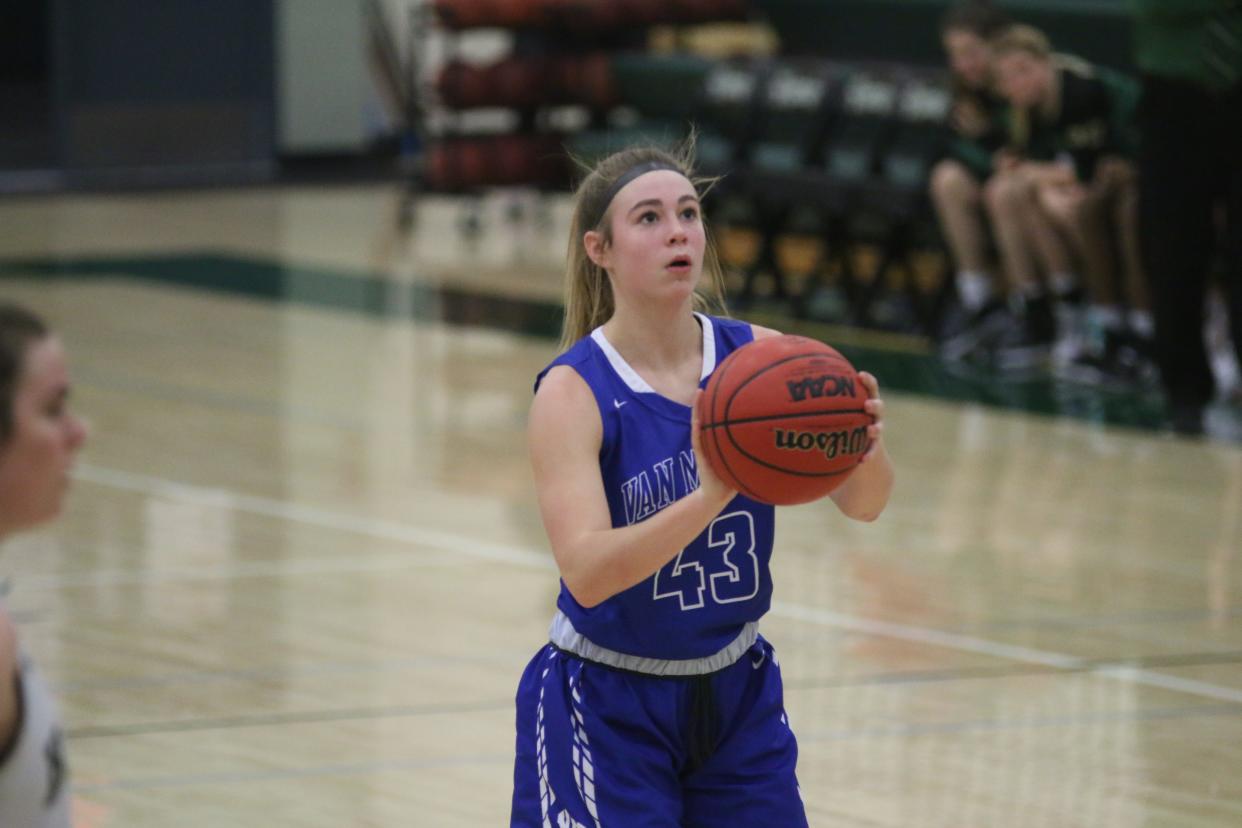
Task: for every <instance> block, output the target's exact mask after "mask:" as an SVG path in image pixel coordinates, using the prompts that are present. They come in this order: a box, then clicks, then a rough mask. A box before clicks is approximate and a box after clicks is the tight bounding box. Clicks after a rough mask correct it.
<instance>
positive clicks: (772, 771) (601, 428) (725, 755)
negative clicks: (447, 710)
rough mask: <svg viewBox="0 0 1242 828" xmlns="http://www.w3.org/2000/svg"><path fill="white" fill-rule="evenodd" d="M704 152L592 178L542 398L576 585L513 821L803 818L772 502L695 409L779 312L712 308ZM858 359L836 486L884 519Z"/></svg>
mask: <svg viewBox="0 0 1242 828" xmlns="http://www.w3.org/2000/svg"><path fill="white" fill-rule="evenodd" d="M688 156H689V153H688V151H687V153H686V158H676V157H673V156H672V155H670V154H667V153H665V152H662V151H658V150H654V149H633V150H626V151H623V152H620V153H617V154H615V155H612V156H610V157H608V158H606V159H604V160H603V161H601V162H600V163H599V164H598V165H597V167H596V168H595V170H594V171H593V172H592V173H591V174H590V175H589V176H588V177H587V178H586V179H585V180H584V181H583V183H582V185H581V186H580V187H579V188H578V193H577V204H576V207H575V212H574V218H573V225H572V230H571V237H570V247H569V261H568V279H567V287H566V292H567V297H566V318H565V328H564V335H563V343H562V344H563V345H565V346H569V347H568V350H565V351H564V353H562V354H561V355H560V356H559V357H558V358H557V359H556V360H555V361H554V362H553V363H552V364H551V365H550V366H549V367H548V368H546V369H545V370H544V371H543V372H542V373H541V374H540V375H539V378H538V380H537V381H536V392H535V399H534V403H533V405H532V408H531V415H530V427H529V440H530V452H531V462H532V465H533V467H534V474H535V486H536V490H537V494H538V498H539V505H540V511H541V513H542V516H543V521H544V526H545V528H546V530H547V533H548V539H549V541H550V542H551V545H552V551H553V554H554V556H555V558H556V562H557V565H558V567H559V568H560V573H561V591H560V596H559V598H558V601H557V605H558V611H557V613H556V615H555V617H554V620H553V622H552V630H551V643H550V644H548V645H547V646H546V647H544V648H543V649H542V650H540V651H539V653H538V654H537V655H536V656H535V658H534V659H533V660H532V661H531V663H530V665H529V666H528V667H527V669H526V672H525V674H524V675H523V676H522V680H521V683H520V686H519V688H518V693H517V709H518V713H517V759H516V766H515V771H514V794H513V812H512V825H514V826H547V825H553V826H578V825H585V826H593V827H594V826H605V827H606V826H625V828H638V826H644V827H647V826H669V827H670V828H671V826H695V827H696V828H697V827H698V826H730V828H744V827H745V826H772V825H780V826H783V827H784V826H798V825H805V824H806V817H805V814H804V810H803V806H802V802H801V799H800V797H799V793H798V784H797V780H796V778H795V775H794V766H795V764H796V760H797V745H796V743H795V741H794V737H793V734H792V733H791V732H790V730H789V726H788V724H787V721H786V718H785V711H784V703H783V699H782V691H781V678H780V671H779V669H778V667H777V663H776V658H775V656H774V654H773V651H772V648H771V646H770V645H769V644H768V643H767V642H766V641H764V640H763V638H761V637H760V636H759V634H758V629H757V628H758V621H759V618H760V617H761V616H762V615H763V614H764V613H765V612H766V611H767V609H768V606H769V604H770V600H771V592H772V581H771V576H770V574H769V571H768V560H769V558H770V557H771V552H772V536H773V509H772V507H770V506H764V505H762V504H759V503H756V502H754V501H752V500H749V499H747V498H746V497H743V496H740V495H738V493H737V492H734V491H731V490H730V489H728V488H727V487H726V486H725V485H724V484H723V483H722V482H721V481H720V479H718V478H717V477H716V475H714V474H713V473H712V471H711V469H710V468H709V467H708V466H707V464H706V462H705V461H703V459H702V457H703V455H702V453H701V451H700V448H699V440H698V429H697V422H696V421H695V420H696V418H695V415H694V413H693V412H694V402H695V399H696V397H697V396H698V393H699V389H700V387H701V386H702V385H703V383H704V381H705V380H706V379H707V377H708V376H709V375H710V374H711V372H712V370H713V369H714V368H715V367H716V365H717V364H718V363H719V362H720V361H721V360H723V359H724V358H725V357H726V356H728V354H729V353H730V352H732V351H733V350H735V349H736V348H739V347H741V346H742V345H744V344H745V343H747V342H750V341H751V340H752V339H753V338H755V337H766V336H773V335H776V332H775V331H772V330H769V329H765V328H760V327H757V326H752V325H749V324H746V323H744V322H738V321H734V320H730V319H722V318H719V317H714V316H708V315H705V314H703V313H701V312H699V311H698V310H696V308H698V307H700V306H701V304H700V296H699V294H698V292H696V289H698V288H700V287H702V288H703V291H702V292H703V293H704V294H706V295H708V296H709V297H710V298H711V299H713V300H715V301H716V303H717V304H721V296H722V293H721V281H720V273H719V269H718V266H717V264H716V261H715V256H714V253H713V251H712V248H711V247H710V246H709V245H708V243H707V239H706V231H705V229H704V226H703V221H702V218H701V216H700V212H699V211H700V207H699V194H698V191H697V189H696V186H695V184H694V183H692V180H691V177H690V175H691V173H690V165H689V162H688ZM704 273H706V274H707V279H706V281H707V284H706V285H700V281H701V279H702V278H703V275H704ZM861 376H862V377H863V378H864V379H863V382H864V384H865V386H866V387H867V389H868V393H869V396H870V397H871V399H870V400H868V402H867V404H866V407H867V410H868V411H869V412H871V413H872V414H873V415H874V417H875V424H874V425H873V426H871V427H870V429H869V431H870V436H871V438H872V439H873V440H874V444H873V448H872V449H871V451H870V452H869V453H868V455H867V456H866V457H865V462H864V463H863V465H862V466H861V467H859V468H858V469H857V470H856V471H855V472H854V473H853V474H852V475H851V476H850V478H849V479H848V481H847V482H846V483H845V484H843V485H842V486H841V487H840V488H839V489H838V490H837V491H836V492H835V493H834V494H833V499H834V500H835V501H836V504H837V506H838V507H839V508H840V509H841V511H843V512H844V513H845V514H846V515H847V516H849V517H852V518H856V519H860V520H873V519H874V518H875V517H876V516H878V515H879V514H880V512H881V510H883V508H884V505H885V503H886V502H887V500H888V496H889V492H890V490H891V488H892V485H893V471H892V466H891V464H890V462H889V458H888V455H887V452H886V451H885V448H884V443H883V440H882V428H883V426H882V423H881V421H882V418H883V413H884V405H883V403H882V402H881V401H880V399H879V397H878V387H877V384H876V381H875V378H874V377H872V376H871V375H869V374H862V375H861Z"/></svg>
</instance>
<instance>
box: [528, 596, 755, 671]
mask: <svg viewBox="0 0 1242 828" xmlns="http://www.w3.org/2000/svg"><path fill="white" fill-rule="evenodd" d="M548 638H549V640H550V641H551V642H552V643H553V644H554V645H555V646H556V647H557V648H558V649H561V650H564V651H565V652H567V653H570V654H572V655H576V656H578V657H579V658H583V659H585V660H587V661H594V662H595V663H597V664H603V665H605V666H607V667H616V668H618V669H620V670H629V671H630V672H633V673H645V674H646V675H649V676H704V675H707V674H708V673H714V672H716V671H717V670H723V669H724V668H726V667H728V666H730V665H731V664H734V663H736V662H737V660H738V659H739V658H741V657H742V656H743V655H744V654H745V653H746V651H747V650H749V649H750V648H751V647H752V646H753V645H754V643H755V641H756V640H757V639H758V638H759V623H758V622H757V621H748V622H746V624H745V625H744V626H743V627H742V631H741V632H740V633H738V635H737V638H735V639H733V640H732V641H731V642H729V643H728V644H727V645H725V646H724V647H723V648H722V649H720V650H719V651H718V652H715V653H712V654H711V655H709V656H704V657H703V658H684V659H675V658H646V657H644V656H636V655H630V654H628V653H619V652H617V651H616V650H610V649H608V648H607V647H601V646H599V645H598V644H596V643H595V642H594V641H592V640H591V639H589V638H587V637H586V636H584V635H583V634H582V633H580V632H578V631H577V630H576V629H574V625H573V622H572V621H570V620H569V616H567V615H566V614H565V613H563V612H561V611H560V610H557V611H556V615H555V616H553V618H552V629H551V630H549V631H548Z"/></svg>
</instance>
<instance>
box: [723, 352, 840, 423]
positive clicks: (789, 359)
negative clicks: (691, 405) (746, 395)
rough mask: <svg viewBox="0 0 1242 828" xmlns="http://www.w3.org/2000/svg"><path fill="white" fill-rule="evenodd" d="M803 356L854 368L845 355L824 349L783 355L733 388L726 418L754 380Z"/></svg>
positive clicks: (726, 403) (727, 405)
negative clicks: (739, 395) (741, 394)
mask: <svg viewBox="0 0 1242 828" xmlns="http://www.w3.org/2000/svg"><path fill="white" fill-rule="evenodd" d="M803 357H821V358H823V359H830V360H834V361H836V362H842V363H844V364H845V366H846V367H847V368H849V369H850V370H851V371H853V370H854V366H853V365H851V364H850V361H849V360H848V359H846V358H845V357H843V356H841V355H839V354H825V353H824V352H823V351H803V352H802V353H800V354H793V355H791V356H787V357H782V358H781V359H778V360H777V361H776V362H773V363H772V364H770V365H765V366H763V367H762V368H760V369H759V370H758V371H756V372H755V373H753V374H751V375H750V376H749V377H747V378H746V380H745V381H743V382H742V384H741V385H739V386H738V387H737V388H734V389H733V393H732V394H730V395H729V399H728V400H727V401H726V402H725V410H724V415H725V419H726V420H727V419H729V409H730V408H732V407H733V399H734V397H736V396H737V395H738V394H740V393H742V389H743V388H745V387H746V386H747V385H750V384H751V383H752V382H754V381H755V380H757V379H758V378H759V377H761V376H763V375H764V374H766V373H767V372H768V371H771V370H772V369H773V368H778V367H780V366H781V365H784V364H785V363H786V362H792V361H793V360H795V359H802V358H803ZM854 374H855V376H857V374H858V372H857V371H854Z"/></svg>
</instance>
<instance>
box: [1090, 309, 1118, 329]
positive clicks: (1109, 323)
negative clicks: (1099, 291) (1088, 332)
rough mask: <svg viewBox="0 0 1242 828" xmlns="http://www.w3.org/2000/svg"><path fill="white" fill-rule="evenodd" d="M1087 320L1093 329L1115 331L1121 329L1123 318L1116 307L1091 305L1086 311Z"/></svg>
mask: <svg viewBox="0 0 1242 828" xmlns="http://www.w3.org/2000/svg"><path fill="white" fill-rule="evenodd" d="M1087 318H1089V319H1090V320H1091V324H1092V325H1093V326H1094V327H1097V328H1101V329H1103V330H1106V331H1115V330H1117V329H1118V328H1120V327H1121V321H1122V319H1123V316H1122V313H1121V308H1119V307H1118V306H1117V305H1092V306H1091V307H1090V308H1088V309H1087Z"/></svg>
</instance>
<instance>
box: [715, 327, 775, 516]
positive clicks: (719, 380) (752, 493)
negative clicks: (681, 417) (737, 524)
mask: <svg viewBox="0 0 1242 828" xmlns="http://www.w3.org/2000/svg"><path fill="white" fill-rule="evenodd" d="M756 341H757V340H755V339H752V340H751V341H750V342H747V343H746V345H751V344H754V343H755V342H756ZM744 347H746V346H745V345H743V346H742V348H744ZM742 348H738V349H736V350H734V351H733V353H731V354H729V356H733V354H736V353H737V352H738V351H740V350H742ZM724 363H728V364H724ZM716 367H717V370H719V371H720V376H718V377H714V378H713V379H715V381H716V382H715V386H714V387H713V388H712V399H711V405H709V406H708V412H709V413H711V414H712V415H713V416H714V415H715V413H716V398H717V397H718V396H719V394H720V384H721V383H722V382H724V375H725V373H727V372H728V371H729V369H731V368H732V367H733V363H729V359H728V357H725V359H724V362H723V363H722V364H721V365H718V366H716ZM709 382H711V380H709ZM702 430H703V424H702V423H699V432H700V435H701V434H702ZM712 439H713V440H714V441H715V443H716V456H717V457H719V458H720V462H721V463H722V464H724V467H725V471H727V472H728V473H729V476H730V477H732V478H733V482H734V483H736V484H737V485H738V490H739V491H742V492H745V494H746V496H747V497H749V498H751V499H752V500H757V501H759V502H760V503H765V502H766V501H764V499H763V498H761V497H759V493H758V492H756V491H755V490H754V489H752V488H750V487H749V486H747V485H746V484H745V483H743V482H742V479H741V478H740V477H738V476H737V473H736V472H734V471H733V467H732V466H730V465H729V461H728V459H727V458H726V457H725V453H724V452H723V451H721V450H720V434H719V432H715V431H713V432H712Z"/></svg>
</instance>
